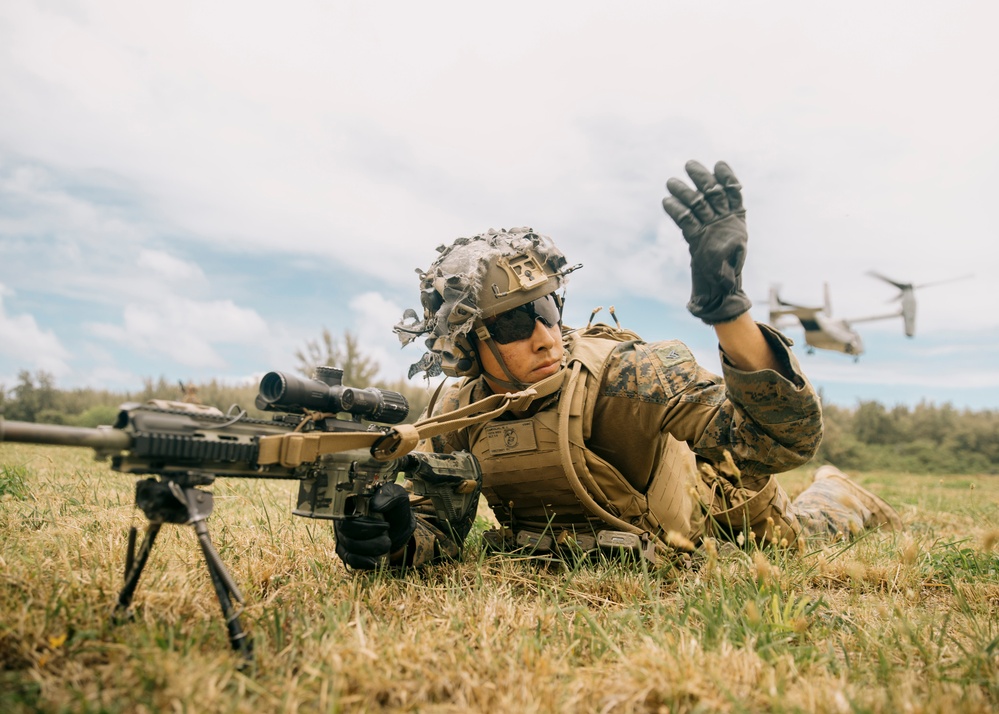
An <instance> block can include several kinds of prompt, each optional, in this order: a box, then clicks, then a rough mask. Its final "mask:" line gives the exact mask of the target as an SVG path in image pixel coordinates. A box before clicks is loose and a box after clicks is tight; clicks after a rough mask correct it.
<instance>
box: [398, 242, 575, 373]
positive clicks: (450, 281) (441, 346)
mask: <svg viewBox="0 0 999 714" xmlns="http://www.w3.org/2000/svg"><path fill="white" fill-rule="evenodd" d="M437 250H438V252H439V253H440V255H439V256H438V257H437V259H436V260H435V261H434V262H433V264H431V266H430V268H428V269H427V270H426V271H421V270H417V273H418V274H419V276H420V302H421V303H422V305H423V319H422V320H420V318H419V316H418V314H417V313H416V311H415V310H412V309H409V310H406V312H405V313H404V314H403V317H402V321H400V322H399V323H398V324H396V326H395V328H394V331H395V333H396V334H397V335H398V336H399V340H400V341H401V342H402V344H403V346H405V345H407V344H409V343H410V342H412V341H413V340H415V339H416V338H417V337H419V336H421V335H429V336H428V337H427V338H426V340H425V344H426V346H427V349H429V350H430V351H429V352H428V353H426V354H424V355H423V358H422V359H420V361H419V362H416V363H415V364H413V365H411V366H410V368H409V376H410V377H412V376H413V375H414V374H416V373H418V372H426V374H427V376H428V377H435V376H437V375H439V374H441V373H442V372H443V373H444V374H446V375H448V376H449V377H464V376H468V377H474V376H476V375H478V374H479V372H480V366H479V361H478V358H477V356H476V353H475V348H474V347H473V344H474V343H473V341H472V339H471V337H470V335H469V333H470V332H472V331H473V330H474V329H476V328H478V327H480V326H482V325H483V324H484V323H483V321H484V320H486V319H488V318H490V317H494V316H496V315H499V314H500V313H503V312H506V311H507V310H512V309H513V308H515V307H519V306H521V305H524V304H526V303H529V302H531V301H532V300H535V299H537V298H539V297H543V296H544V295H548V294H550V293H553V292H555V291H556V290H558V289H559V288H560V287H562V286H563V285H564V284H565V282H566V277H565V276H566V275H567V274H568V273H569V272H571V271H572V270H573V269H575V268H566V267H565V265H566V259H565V256H564V255H562V252H561V251H560V250H559V249H558V248H556V247H555V244H554V243H553V242H552V239H551V238H549V237H548V236H544V235H541V234H538V233H535V232H534V230H533V229H531V228H511V229H510V230H505V229H500V230H495V229H490V230H488V231H486V232H485V233H480V234H479V235H475V236H472V237H470V238H458V239H456V240H455V241H454V242H453V243H452V244H451V245H450V246H443V245H442V246H440V247H439V248H438V249H437ZM575 267H578V266H575Z"/></svg>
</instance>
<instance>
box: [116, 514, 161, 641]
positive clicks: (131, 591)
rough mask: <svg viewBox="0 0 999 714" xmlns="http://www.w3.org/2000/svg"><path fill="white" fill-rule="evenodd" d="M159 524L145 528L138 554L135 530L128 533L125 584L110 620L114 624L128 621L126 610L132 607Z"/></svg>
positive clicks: (151, 524) (158, 530)
mask: <svg viewBox="0 0 999 714" xmlns="http://www.w3.org/2000/svg"><path fill="white" fill-rule="evenodd" d="M161 525H162V524H161V523H150V524H149V525H148V526H146V533H145V535H144V536H143V537H142V545H140V546H139V552H138V554H136V553H135V529H134V528H133V529H132V530H131V531H130V532H129V536H128V552H127V553H126V554H125V584H124V585H123V586H122V588H121V592H119V593H118V602H117V603H115V606H114V612H113V613H112V614H111V619H112V620H113V621H114V622H115V623H119V622H124V621H125V620H128V619H129V614H128V609H129V607H131V605H132V598H133V597H134V596H135V588H136V587H138V585H139V578H140V577H142V569H143V568H145V567H146V561H147V560H149V551H151V550H152V549H153V543H154V542H156V535H157V534H158V533H159V532H160V526H161Z"/></svg>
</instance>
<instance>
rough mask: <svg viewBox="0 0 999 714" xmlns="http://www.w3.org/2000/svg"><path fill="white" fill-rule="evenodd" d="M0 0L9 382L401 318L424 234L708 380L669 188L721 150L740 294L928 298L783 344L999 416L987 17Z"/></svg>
mask: <svg viewBox="0 0 999 714" xmlns="http://www.w3.org/2000/svg"><path fill="white" fill-rule="evenodd" d="M484 5H485V4H484V3H468V2H437V1H434V0H427V1H425V2H420V3H410V2H401V1H393V2H378V1H377V0H374V1H372V2H364V3H361V2H354V3H346V2H331V1H329V0H327V1H323V2H319V1H315V2H308V1H305V0H290V1H286V2H283V3H280V4H278V3H269V2H248V1H247V0H240V1H239V2H236V1H233V2H213V1H211V0H202V1H198V2H182V1H180V0H178V1H177V2H171V3H148V2H134V1H132V0H120V1H118V0H102V1H99V2H98V1H93V2H88V1H79V2H77V1H75V0H40V1H31V0H22V1H19V2H7V3H2V4H0V102H2V103H0V107H2V110H0V384H6V385H7V387H8V388H9V387H10V386H13V384H14V383H15V382H16V378H17V374H18V372H19V371H21V370H25V369H27V370H31V371H36V370H46V371H48V372H50V373H52V374H53V375H54V376H55V377H56V383H57V385H58V386H61V387H67V388H68V387H82V386H93V387H104V388H111V389H138V388H140V387H141V385H142V380H143V378H147V377H152V378H158V377H160V376H163V377H165V378H166V379H168V380H169V381H175V380H185V381H187V380H194V381H200V380H207V379H211V378H213V377H216V378H221V379H223V380H228V381H236V380H246V379H254V378H257V377H259V375H260V374H261V373H263V372H267V371H269V370H272V369H283V370H291V369H293V368H294V365H295V362H294V357H293V354H294V352H295V350H296V349H298V348H301V347H302V346H303V345H304V344H305V342H306V341H307V340H310V339H314V338H316V337H317V336H318V335H319V334H320V332H321V330H322V329H323V328H328V329H330V330H331V331H332V332H333V333H334V334H342V332H343V331H344V330H351V331H352V332H354V333H355V334H357V335H358V336H359V337H360V338H361V340H362V343H363V345H364V348H365V350H366V351H367V352H368V353H369V354H370V355H372V356H373V357H374V358H375V359H376V360H377V361H378V362H379V363H380V365H381V367H382V373H383V376H385V377H386V378H389V379H395V378H398V377H400V376H402V375H404V373H405V369H406V366H407V365H408V364H409V363H410V362H413V361H416V360H417V359H418V358H419V357H420V354H422V350H421V349H420V346H419V343H417V344H414V345H411V346H409V347H408V348H406V349H405V350H400V348H399V343H398V341H397V340H396V338H395V336H394V335H393V334H392V332H391V326H392V325H393V324H394V323H395V322H396V321H397V320H398V319H399V317H400V316H401V314H402V311H403V310H404V309H405V308H407V307H415V306H417V304H418V299H417V294H416V286H417V282H416V275H415V270H416V269H417V268H425V267H427V266H428V265H429V263H430V262H431V260H432V259H433V257H434V255H435V252H434V248H435V247H436V246H438V245H440V244H442V243H448V242H450V241H451V240H453V239H454V238H455V237H457V236H462V235H471V234H474V233H478V232H481V231H483V230H485V229H487V228H490V227H497V228H499V227H512V226H516V225H529V226H533V227H534V228H535V229H536V230H538V231H540V232H542V233H547V234H548V235H551V236H552V237H553V238H555V240H556V242H557V243H558V244H559V245H560V246H561V247H562V249H563V250H564V251H565V253H566V254H567V255H568V257H569V259H570V261H571V262H581V263H583V264H584V266H585V267H584V268H583V269H582V270H580V271H578V272H577V273H575V274H574V275H573V277H572V280H571V281H570V285H569V293H568V300H569V302H568V306H567V322H569V323H570V324H580V323H583V322H585V321H586V319H587V317H588V316H589V314H590V311H591V310H592V309H593V308H594V307H596V306H598V305H602V306H605V311H604V313H603V314H604V315H606V306H609V305H611V304H613V305H615V307H616V310H617V313H618V315H619V316H620V318H621V320H622V322H623V323H624V324H625V325H626V326H628V327H631V328H633V329H635V330H636V331H638V332H639V333H641V334H642V335H643V336H644V337H645V338H646V339H648V340H654V339H665V338H680V339H683V340H684V341H686V342H687V343H688V344H689V345H690V346H691V347H692V349H693V350H694V352H695V354H697V355H698V357H699V358H700V359H702V360H703V361H704V362H705V363H706V364H707V365H708V366H709V367H711V368H715V369H716V368H717V355H716V353H715V350H714V341H713V338H712V333H711V331H710V329H708V328H706V327H705V326H703V325H701V324H700V323H699V322H698V321H696V320H695V319H694V318H692V317H690V316H689V315H688V314H687V313H686V311H685V309H684V305H685V303H686V299H687V297H688V293H689V277H688V268H687V255H686V245H685V244H684V242H683V240H682V238H681V237H680V233H679V231H678V230H677V229H676V228H675V226H673V224H672V223H671V222H670V221H669V220H668V219H667V218H666V217H665V215H664V214H663V212H662V208H661V205H660V200H661V198H662V196H663V193H664V188H663V186H664V183H665V181H666V179H667V178H668V177H670V176H677V175H679V176H682V172H683V165H684V162H685V161H686V160H687V159H690V158H695V159H698V160H699V161H701V162H702V163H705V164H708V165H711V164H713V163H714V162H715V161H716V160H719V159H724V160H726V161H728V162H729V163H730V164H731V165H732V167H733V168H734V169H735V171H736V173H737V174H738V175H739V178H740V179H741V181H742V183H743V185H744V187H745V196H746V203H747V207H748V210H749V214H748V221H749V228H750V253H749V259H748V263H747V267H746V271H745V274H744V281H745V284H746V286H747V289H748V292H749V293H750V296H751V297H752V298H753V300H754V302H755V307H754V309H753V314H754V316H755V317H756V318H757V319H759V320H766V319H767V309H766V307H767V292H768V288H769V286H770V285H771V284H777V285H780V290H781V294H782V296H783V297H784V298H785V299H787V300H791V301H794V302H798V303H805V304H814V305H819V304H821V302H822V293H823V283H828V284H829V289H830V294H831V298H832V308H833V315H834V316H835V317H846V318H850V317H859V316H864V315H870V314H880V313H883V312H886V311H889V310H891V309H892V308H893V306H894V305H895V304H893V303H890V302H889V301H890V300H891V298H892V297H894V295H895V294H896V291H895V290H894V289H893V288H891V287H890V286H888V285H886V284H884V283H882V282H879V281H877V280H875V279H873V278H871V277H869V276H868V275H866V273H867V271H869V270H872V269H874V270H878V271H880V272H882V273H884V274H886V275H889V276H891V277H893V278H895V279H896V280H899V281H903V282H913V283H917V284H918V283H923V282H931V281H935V280H941V279H946V278H951V277H957V276H962V275H968V274H972V277H971V278H968V279H965V280H961V281H957V282H953V283H949V284H946V285H939V286H935V287H930V288H927V289H926V290H925V291H921V292H919V293H918V298H919V317H918V323H917V334H916V336H915V337H914V338H912V339H908V338H906V337H904V336H903V334H902V326H901V323H900V322H899V321H896V320H892V321H888V322H876V323H865V324H862V325H858V326H857V327H858V330H859V331H860V332H861V333H862V334H863V337H864V341H865V344H866V346H867V353H866V354H865V355H863V356H862V357H861V358H860V360H859V361H857V362H854V361H853V360H852V359H851V358H849V357H846V356H845V355H842V354H836V353H832V352H817V353H816V354H813V355H809V354H806V352H805V351H804V349H803V346H804V340H803V333H802V331H801V329H800V328H793V327H792V328H788V330H787V333H788V334H789V336H791V337H792V338H794V339H795V341H796V346H795V348H794V349H795V351H796V352H797V353H798V354H799V356H800V359H801V361H802V363H803V365H804V366H805V369H806V372H807V374H808V375H809V376H810V377H811V379H812V381H813V382H814V383H815V384H816V385H817V386H818V387H820V388H821V389H822V391H823V394H824V395H825V397H826V399H827V400H828V401H831V402H834V403H838V404H841V405H844V406H854V405H856V404H857V403H858V402H859V401H860V400H868V399H876V400H879V401H882V402H884V403H886V404H889V405H891V404H896V403H902V404H909V405H914V404H917V403H919V402H920V401H923V400H926V401H930V402H934V403H937V404H942V403H948V402H949V403H952V404H954V405H955V406H957V407H962V408H964V407H967V408H973V409H982V408H987V409H996V408H999V297H997V294H996V291H995V289H994V288H993V287H992V282H993V276H994V275H995V274H996V272H997V271H999V230H997V227H996V220H997V219H996V218H995V217H994V210H993V209H992V208H990V206H991V205H992V204H991V203H990V201H993V200H995V197H996V196H997V195H999V169H997V166H999V131H997V127H999V92H997V89H999V87H997V76H999V49H997V45H996V43H995V41H994V36H993V35H994V28H995V27H996V26H997V22H999V9H997V8H999V6H997V5H995V4H993V3H987V2H984V1H983V0H979V1H978V2H961V1H960V0H957V1H951V2H947V3H942V2H925V1H923V0H908V1H907V2H877V3H871V2H854V1H853V0H850V1H847V2H837V3H822V4H819V3H801V2H766V3H745V2H735V1H725V0H722V1H718V2H712V3H691V2H673V1H671V0H657V1H656V2H649V1H646V2H627V3H615V4H614V8H613V9H611V4H610V3H606V2H589V1H587V0H573V1H572V2H564V1H551V2H538V0H533V1H532V2H518V1H509V0H508V1H507V2H503V3H494V4H492V5H491V6H490V7H489V8H484V7H483V6H484Z"/></svg>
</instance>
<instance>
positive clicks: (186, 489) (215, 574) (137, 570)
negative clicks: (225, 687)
mask: <svg viewBox="0 0 999 714" xmlns="http://www.w3.org/2000/svg"><path fill="white" fill-rule="evenodd" d="M212 480H213V479H212V477H211V476H201V475H198V474H189V475H188V476H185V477H177V476H169V477H164V479H163V480H162V481H159V480H156V479H152V478H150V479H144V480H142V481H138V482H136V484H135V505H136V506H138V507H139V508H140V509H141V510H142V512H143V513H145V514H146V518H147V519H148V520H149V525H147V526H146V533H145V535H144V536H143V538H142V544H141V545H140V546H139V551H138V553H136V551H135V538H136V528H135V526H132V527H131V528H130V529H129V533H128V550H127V551H126V553H125V584H124V586H123V587H122V589H121V592H119V593H118V602H117V603H116V604H115V608H114V615H113V617H114V620H115V621H116V622H117V621H121V620H123V619H127V613H128V612H129V607H130V606H131V604H132V597H133V596H134V595H135V589H136V587H137V586H138V584H139V578H140V577H141V576H142V570H143V568H145V566H146V562H147V561H148V560H149V553H150V551H151V550H152V549H153V543H154V542H155V541H156V536H157V534H158V533H159V532H160V527H162V525H163V524H164V523H177V524H185V523H190V524H191V525H192V526H194V532H195V533H197V535H198V542H199V543H200V544H201V552H202V553H203V554H204V556H205V565H206V566H207V567H208V574H209V575H210V576H211V579H212V585H213V586H214V587H215V595H216V597H217V598H218V601H219V605H221V606H222V616H223V617H224V618H225V624H226V628H227V629H228V631H229V644H231V645H232V648H233V650H235V651H236V652H239V653H240V655H242V657H243V659H244V660H246V661H248V662H251V661H253V641H252V639H251V638H250V636H249V635H248V634H247V633H245V632H244V631H243V628H242V626H241V625H240V622H239V612H238V611H237V610H236V608H235V607H234V606H233V604H232V603H233V600H235V601H236V602H238V603H240V604H242V602H243V595H242V593H240V591H239V587H238V586H237V585H236V582H235V581H234V580H233V579H232V576H231V575H230V574H229V571H228V570H226V568H225V565H223V564H222V558H221V557H220V556H219V553H218V551H217V550H215V546H214V545H213V544H212V540H211V537H210V536H209V535H208V525H207V524H206V523H205V520H206V519H207V518H208V516H210V515H211V513H212V509H213V508H214V506H215V499H214V497H213V496H212V494H211V493H210V492H208V491H202V490H200V489H198V488H196V487H195V486H196V485H204V484H205V483H211V482H212Z"/></svg>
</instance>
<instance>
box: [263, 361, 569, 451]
mask: <svg viewBox="0 0 999 714" xmlns="http://www.w3.org/2000/svg"><path fill="white" fill-rule="evenodd" d="M565 375H566V371H565V370H564V369H561V370H559V371H558V372H556V373H555V374H553V375H551V376H550V377H546V378H545V379H543V380H541V381H540V382H537V383H536V384H533V385H531V386H530V387H529V388H527V389H522V390H520V391H518V392H507V393H503V394H491V395H489V396H488V397H485V398H484V399H480V400H479V401H477V402H472V403H471V404H469V405H467V406H465V407H462V408H461V409H456V410H455V411H453V412H447V413H445V414H439V415H437V416H431V417H427V418H426V419H421V420H420V421H418V422H416V423H414V424H397V425H396V426H394V427H391V428H390V429H388V430H385V431H383V430H379V431H334V432H326V431H312V432H309V433H300V432H299V433H295V432H292V433H289V434H275V435H273V436H262V437H260V439H259V441H258V444H259V447H260V450H259V454H258V456H257V464H258V465H260V466H267V465H270V464H280V465H281V466H284V467H285V468H295V467H297V466H301V465H302V464H305V463H311V462H313V461H315V460H316V459H317V458H318V457H319V456H321V455H323V454H335V453H340V452H342V451H351V450H354V449H369V450H370V452H371V455H372V456H373V457H374V458H375V459H377V460H378V461H391V460H392V459H397V458H399V457H400V456H405V455H406V454H408V453H409V452H410V451H412V450H413V449H415V448H416V446H417V445H418V444H419V443H420V442H421V441H423V440H424V439H429V438H431V437H434V436H439V435H441V434H447V433H449V432H452V431H459V430H461V429H464V428H465V427H467V426H471V425H472V424H478V423H480V422H484V421H489V420H491V419H495V418H496V417H498V416H499V415H500V414H503V413H504V412H506V411H508V410H513V411H524V410H526V409H528V408H529V407H530V405H531V404H532V403H533V402H534V401H535V400H536V399H542V398H544V397H547V396H550V395H552V394H554V393H555V392H557V391H558V390H559V389H560V388H561V387H562V381H563V379H564V378H565Z"/></svg>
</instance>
